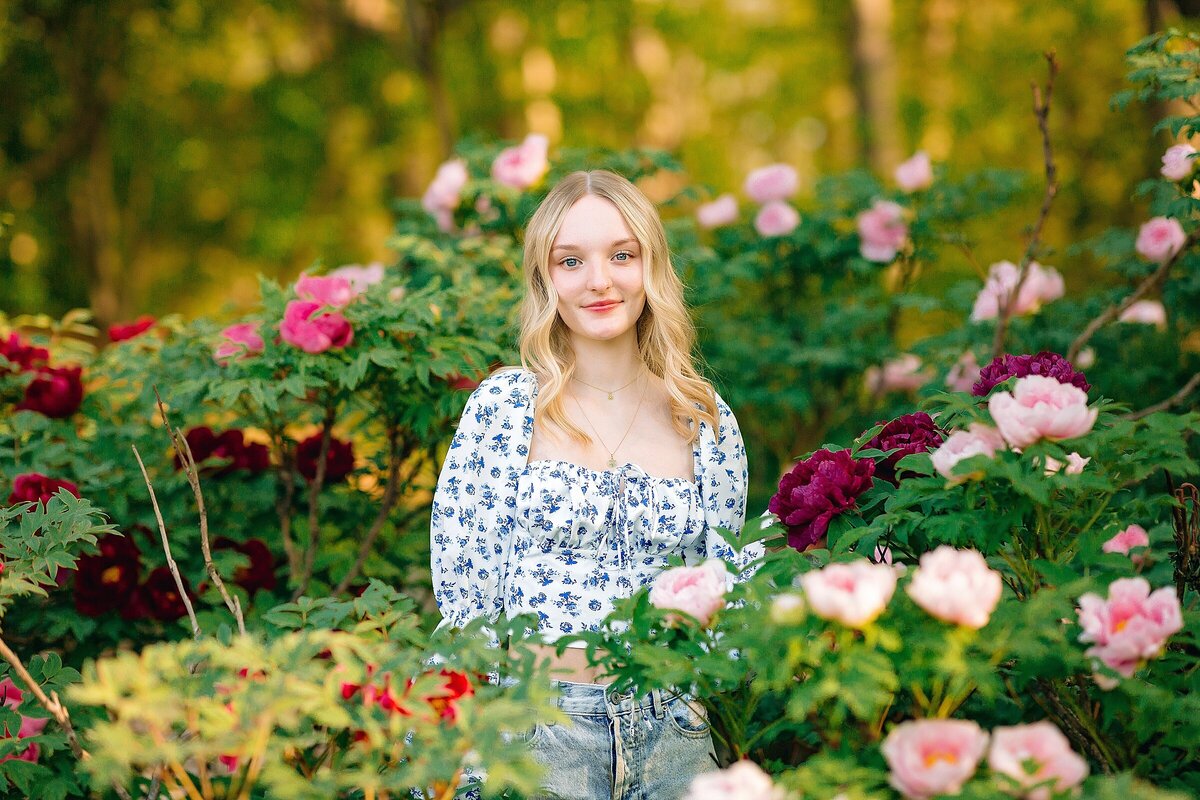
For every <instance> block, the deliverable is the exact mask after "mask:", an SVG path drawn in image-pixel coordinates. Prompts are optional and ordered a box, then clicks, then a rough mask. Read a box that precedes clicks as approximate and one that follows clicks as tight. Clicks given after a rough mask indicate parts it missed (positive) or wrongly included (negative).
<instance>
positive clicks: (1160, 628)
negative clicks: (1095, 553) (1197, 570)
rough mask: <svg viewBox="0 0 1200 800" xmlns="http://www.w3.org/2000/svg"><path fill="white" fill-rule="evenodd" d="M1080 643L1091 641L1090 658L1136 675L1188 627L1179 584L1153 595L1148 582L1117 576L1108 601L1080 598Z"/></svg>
mask: <svg viewBox="0 0 1200 800" xmlns="http://www.w3.org/2000/svg"><path fill="white" fill-rule="evenodd" d="M1078 614H1079V625H1080V627H1082V628H1083V633H1081V634H1079V641H1081V642H1085V643H1086V642H1090V643H1092V647H1089V648H1088V650H1087V655H1089V656H1091V657H1092V658H1095V659H1098V660H1099V661H1100V662H1101V663H1103V664H1104V665H1105V666H1107V667H1109V668H1110V669H1112V670H1114V671H1116V672H1118V673H1120V674H1121V675H1124V676H1125V677H1126V678H1128V677H1131V676H1132V675H1133V673H1134V670H1136V669H1137V668H1138V666H1139V665H1140V664H1141V663H1142V662H1143V661H1145V660H1146V659H1148V658H1152V657H1154V656H1156V655H1158V654H1159V653H1160V652H1162V649H1163V647H1164V646H1165V645H1166V643H1167V639H1168V638H1170V636H1171V634H1174V633H1177V632H1178V631H1179V630H1180V629H1181V628H1182V627H1183V612H1182V610H1181V609H1180V607H1179V598H1178V597H1176V595H1175V587H1174V586H1165V587H1163V588H1161V589H1158V590H1156V591H1154V592H1153V593H1152V592H1151V591H1150V583H1149V582H1148V581H1147V580H1146V579H1145V578H1118V579H1117V580H1115V581H1113V582H1112V583H1111V584H1109V586H1108V599H1105V598H1103V597H1101V596H1100V595H1098V594H1093V593H1091V592H1089V593H1087V594H1085V595H1083V597H1080V598H1079V609H1078Z"/></svg>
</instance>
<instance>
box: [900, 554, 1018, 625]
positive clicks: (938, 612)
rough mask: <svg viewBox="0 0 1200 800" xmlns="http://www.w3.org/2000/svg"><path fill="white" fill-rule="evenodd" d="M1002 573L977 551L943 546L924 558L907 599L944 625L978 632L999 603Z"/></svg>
mask: <svg viewBox="0 0 1200 800" xmlns="http://www.w3.org/2000/svg"><path fill="white" fill-rule="evenodd" d="M1002 589H1003V582H1002V581H1001V579H1000V573H999V572H996V571H995V570H993V569H991V568H990V567H988V565H987V562H986V561H984V560H983V556H981V555H980V554H979V553H978V552H977V551H975V550H955V549H954V548H953V547H950V546H949V545H941V546H939V547H938V548H937V549H935V550H932V551H930V552H928V553H926V554H924V555H923V556H921V562H920V565H919V566H918V567H917V570H916V572H915V573H914V574H913V579H912V581H911V582H910V583H909V584H908V596H909V597H911V598H912V599H913V602H915V603H916V604H917V605H919V606H920V607H921V608H923V609H925V610H926V611H928V612H929V614H930V615H932V616H934V617H937V618H938V619H940V620H942V621H943V622H952V623H954V624H955V625H962V626H963V627H965V628H974V629H976V630H978V629H979V628H982V627H983V626H984V625H987V622H988V620H989V619H990V618H991V616H992V612H993V611H995V610H996V604H997V603H998V602H1000V592H1001V590H1002Z"/></svg>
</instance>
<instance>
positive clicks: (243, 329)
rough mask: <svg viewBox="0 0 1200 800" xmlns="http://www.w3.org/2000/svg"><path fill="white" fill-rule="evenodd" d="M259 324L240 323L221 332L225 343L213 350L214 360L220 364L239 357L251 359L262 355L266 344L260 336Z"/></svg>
mask: <svg viewBox="0 0 1200 800" xmlns="http://www.w3.org/2000/svg"><path fill="white" fill-rule="evenodd" d="M258 325H259V324H258V323H257V322H239V323H237V324H236V325H230V326H229V327H227V328H225V329H224V330H223V331H221V336H223V337H225V341H224V342H221V343H220V344H219V345H217V347H216V349H215V350H213V358H214V359H216V360H217V361H218V362H221V361H225V360H226V359H230V358H233V357H234V356H237V357H238V358H239V359H242V358H249V357H250V356H251V355H253V354H254V353H261V352H262V351H263V348H264V347H265V346H266V343H265V342H264V341H263V338H262V336H260V335H259V334H258Z"/></svg>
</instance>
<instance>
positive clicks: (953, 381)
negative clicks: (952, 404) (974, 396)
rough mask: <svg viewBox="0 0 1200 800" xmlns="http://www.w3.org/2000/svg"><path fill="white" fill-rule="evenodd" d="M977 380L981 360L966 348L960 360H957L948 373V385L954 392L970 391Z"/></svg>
mask: <svg viewBox="0 0 1200 800" xmlns="http://www.w3.org/2000/svg"><path fill="white" fill-rule="evenodd" d="M977 380H979V362H978V361H976V360H975V354H974V353H973V352H971V351H970V350H964V351H963V354H962V355H961V356H959V357H958V361H955V362H954V366H952V367H950V371H949V372H947V373H946V387H947V388H948V389H949V390H950V391H952V392H969V391H971V387H972V386H974V385H975V381H977Z"/></svg>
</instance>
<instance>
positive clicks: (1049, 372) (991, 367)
mask: <svg viewBox="0 0 1200 800" xmlns="http://www.w3.org/2000/svg"><path fill="white" fill-rule="evenodd" d="M1026 375H1045V376H1046V377H1048V378H1054V380H1056V381H1058V382H1059V383H1069V384H1071V385H1072V386H1078V387H1079V388H1080V389H1082V390H1083V391H1085V392H1086V391H1088V390H1089V389H1091V388H1092V387H1091V384H1089V383H1088V382H1087V378H1085V377H1084V375H1083V373H1082V372H1078V371H1076V369H1075V368H1074V367H1073V366H1071V362H1070V361H1067V360H1066V359H1065V358H1063V357H1062V356H1060V355H1059V354H1058V353H1051V352H1050V351H1048V350H1043V351H1042V352H1040V353H1038V354H1037V355H1032V356H1031V355H1020V356H1014V355H1009V354H1005V355H1002V356H996V357H995V358H994V359H992V363H990V364H988V365H987V366H986V367H984V368H983V369H982V370H980V371H979V380H978V381H976V382H975V385H974V386H972V387H971V394H973V395H975V396H976V397H985V396H987V394H988V392H990V391H992V389H994V388H996V387H997V386H999V385H1000V384H1002V383H1004V382H1005V381H1006V380H1008V379H1009V378H1024V377H1025V376H1026Z"/></svg>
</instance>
